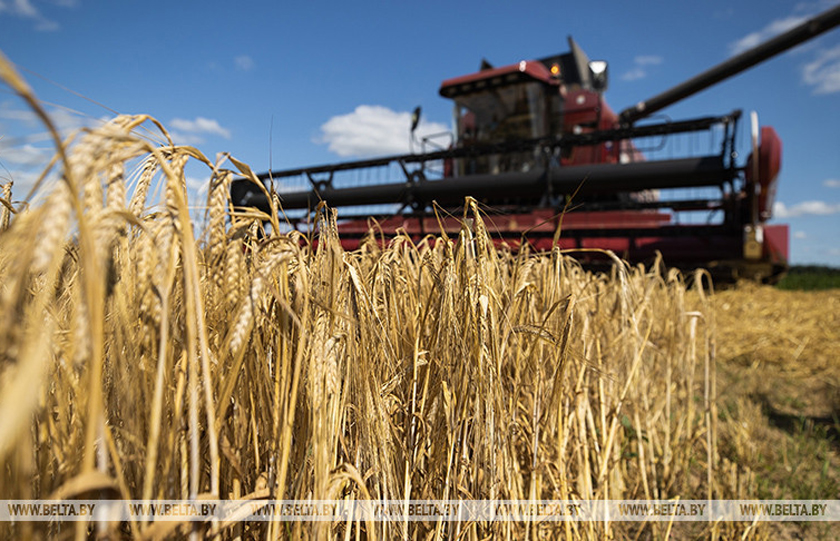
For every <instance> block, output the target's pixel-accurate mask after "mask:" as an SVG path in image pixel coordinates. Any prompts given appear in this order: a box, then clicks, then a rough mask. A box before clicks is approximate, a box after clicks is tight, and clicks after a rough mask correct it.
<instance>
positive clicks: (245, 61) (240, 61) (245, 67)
mask: <svg viewBox="0 0 840 541" xmlns="http://www.w3.org/2000/svg"><path fill="white" fill-rule="evenodd" d="M233 62H234V63H235V64H236V69H238V70H240V71H251V70H252V69H254V65H255V64H254V59H253V58H251V57H250V56H248V55H244V54H243V55H241V56H237V57H236V58H234V59H233Z"/></svg>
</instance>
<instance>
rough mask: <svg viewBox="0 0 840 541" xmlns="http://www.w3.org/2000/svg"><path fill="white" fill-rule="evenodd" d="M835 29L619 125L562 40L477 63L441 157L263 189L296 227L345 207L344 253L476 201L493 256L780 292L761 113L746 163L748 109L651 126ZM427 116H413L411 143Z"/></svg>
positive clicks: (444, 222) (300, 178)
mask: <svg viewBox="0 0 840 541" xmlns="http://www.w3.org/2000/svg"><path fill="white" fill-rule="evenodd" d="M838 24H840V6H838V7H835V8H833V9H831V10H829V11H826V12H824V13H822V14H820V15H818V16H816V17H814V18H812V19H810V20H808V21H807V22H805V23H803V24H801V25H799V26H797V27H795V28H793V29H791V30H789V31H788V32H786V33H784V34H782V35H780V36H777V37H776V38H773V39H771V40H769V41H767V42H765V43H763V44H761V45H759V46H757V47H755V48H753V49H751V50H748V51H746V52H744V53H741V54H739V55H737V56H735V57H733V58H730V59H729V60H727V61H725V62H723V63H721V64H719V65H717V66H715V67H714V68H711V69H709V70H707V71H705V72H703V73H701V74H699V75H697V76H696V77H694V78H692V79H690V80H688V81H686V82H684V83H682V84H680V85H678V86H675V87H673V88H671V89H669V90H667V91H665V92H663V93H661V94H659V95H657V96H655V97H653V98H651V99H649V100H647V101H643V102H640V103H638V104H637V105H635V106H633V107H630V108H628V109H625V110H624V111H622V112H621V113H620V114H615V113H614V112H613V111H612V109H610V107H609V106H608V105H607V104H606V102H605V101H604V99H603V93H604V91H605V90H606V88H607V63H606V62H603V61H590V60H589V59H588V58H587V56H586V54H585V53H584V52H583V51H582V50H581V49H580V47H578V45H577V44H576V43H575V42H574V40H573V39H572V38H569V48H570V50H569V52H568V53H565V54H561V55H557V56H552V57H548V58H543V59H540V60H531V61H526V60H523V61H522V62H519V63H517V64H512V65H509V66H504V67H498V68H497V67H493V66H491V65H490V64H489V63H487V62H486V61H484V62H482V66H481V70H480V71H478V72H476V73H473V74H470V75H465V76H462V77H456V78H453V79H448V80H446V81H444V82H443V84H442V85H441V88H440V95H441V96H443V97H445V98H449V99H452V100H453V101H454V102H455V105H454V127H455V132H456V133H455V134H448V133H447V134H439V135H441V136H446V137H448V140H446V141H443V144H440V143H438V144H435V142H436V140H438V138H437V137H427V138H424V139H423V140H422V151H421V152H419V153H413V154H407V155H400V156H389V157H384V158H378V159H371V160H360V161H351V162H346V163H338V164H332V165H324V166H317V167H304V168H300V169H292V170H285V171H270V172H267V173H263V174H261V175H258V178H259V179H260V180H261V181H262V182H264V183H266V184H270V186H269V188H270V189H274V190H276V192H277V194H278V197H279V201H280V205H281V207H282V210H283V212H284V213H285V215H286V217H287V218H288V219H289V220H290V225H291V226H292V227H298V228H301V227H310V223H311V217H312V214H311V211H312V210H313V209H314V208H315V207H316V206H317V205H318V203H319V202H321V201H324V202H326V204H327V205H329V206H330V207H336V208H340V211H339V215H338V218H339V233H340V235H341V239H342V243H343V244H344V247H345V248H346V249H354V248H356V247H358V245H359V242H360V241H361V239H362V238H363V237H364V236H365V235H367V234H369V233H370V232H371V230H372V228H373V230H374V231H376V232H377V233H378V234H379V235H381V236H382V237H381V238H387V237H389V236H392V235H394V234H395V233H396V231H397V230H402V231H405V232H406V233H407V234H409V235H410V236H411V237H413V238H416V239H419V238H421V237H423V236H425V235H427V234H439V233H440V231H441V228H444V229H445V230H446V231H447V233H455V234H457V232H458V231H459V229H460V226H461V224H460V220H458V219H457V218H455V216H458V215H460V214H461V210H460V209H462V208H463V205H464V201H465V198H466V197H468V196H470V197H473V198H474V199H476V200H477V201H478V202H480V203H481V204H482V205H483V206H484V207H485V208H487V211H488V212H487V214H488V216H487V225H488V230H489V231H490V233H491V234H492V235H493V236H494V239H496V242H497V243H499V244H501V243H505V244H507V245H509V246H511V247H513V248H517V247H518V246H520V245H521V244H522V243H527V244H529V245H530V246H531V247H532V249H535V250H549V249H551V248H552V247H553V246H560V247H561V248H563V249H569V250H580V252H579V253H578V254H576V255H577V256H578V259H579V260H581V261H582V262H583V263H585V264H593V265H597V264H598V263H599V261H600V262H603V261H604V260H605V256H604V254H603V253H599V252H597V251H589V249H593V248H594V249H602V250H612V251H613V252H615V253H616V254H617V255H619V256H620V257H622V258H624V259H626V260H628V261H631V262H646V263H650V262H652V261H654V260H655V258H656V254H657V252H659V253H661V254H662V256H663V259H664V262H665V264H666V265H668V266H671V267H678V268H683V269H692V268H697V267H705V268H708V269H709V270H710V271H712V273H713V275H715V277H716V278H718V279H725V280H731V279H734V278H738V277H748V278H752V279H758V280H764V281H772V280H774V279H776V278H777V277H779V276H780V275H781V274H782V273H783V272H784V271H785V269H786V268H787V256H788V227H787V225H768V224H767V223H766V222H767V220H769V219H770V217H771V215H772V207H773V199H774V194H775V191H776V180H777V176H778V173H779V169H780V166H781V141H780V139H779V137H778V135H777V134H776V132H775V130H774V129H773V128H771V127H769V126H765V127H761V128H759V126H758V121H757V115H755V113H753V114H752V115H751V116H750V121H751V136H752V140H751V142H752V149H751V153H750V156H749V158H748V159H747V160H746V162H745V163H743V164H742V165H739V164H738V163H737V161H736V159H737V157H738V155H737V152H736V148H735V146H736V133H737V131H738V124H739V122H740V121H741V120H742V118H741V117H742V113H741V111H740V110H737V111H733V112H731V113H729V114H725V115H722V116H710V117H704V118H695V119H691V120H683V121H677V122H675V121H670V120H667V121H658V122H651V118H650V117H651V115H653V114H654V113H656V112H658V111H660V110H662V109H663V108H665V107H667V106H669V105H671V104H673V103H675V102H677V101H680V100H683V99H685V98H687V97H689V96H691V95H693V94H695V93H697V92H700V91H702V90H704V89H706V88H708V87H710V86H712V85H714V84H716V83H718V82H720V81H722V80H723V79H726V78H728V77H731V76H733V75H736V74H738V73H740V72H742V71H744V70H746V69H748V68H750V67H752V66H754V65H756V64H758V63H760V62H762V61H764V60H766V59H768V58H770V57H772V56H774V55H777V54H779V53H781V52H783V51H785V50H788V49H790V48H792V47H794V46H796V45H798V44H800V43H802V42H804V41H806V40H808V39H811V38H813V37H814V36H817V35H819V34H821V33H823V32H825V31H827V30H829V29H831V28H833V27H835V26H837V25H838ZM419 115H420V111H419V108H418V109H416V110H415V114H414V118H413V126H412V127H411V137H412V140H413V141H414V140H415V139H414V131H415V129H416V127H417V124H418V121H419ZM646 118H647V123H644V124H639V121H641V120H643V119H646ZM698 133H701V134H702V133H705V134H706V135H704V136H703V137H702V139H704V140H710V141H711V143H712V145H713V148H712V149H711V150H710V151H708V152H703V153H700V154H697V153H696V152H695V153H694V154H691V153H690V152H688V151H686V150H682V154H681V155H679V156H677V157H674V156H667V157H665V158H663V159H659V158H656V159H654V158H653V157H652V155H653V154H662V152H661V150H662V149H665V150H667V151H670V152H672V153H673V152H677V151H679V150H680V149H677V150H674V148H673V147H675V146H676V144H677V143H680V141H682V145H681V147H685V148H686V149H689V150H690V147H692V143H694V144H695V145H694V146H696V142H697V141H698V140H700V139H701V137H698ZM680 138H682V139H680ZM692 138H693V139H692ZM666 143H674V144H672V145H666ZM653 144H655V145H656V149H653V151H652V149H651V146H652V145H653ZM429 146H433V147H436V148H432V150H427V148H428V147H429ZM656 150H659V152H656ZM266 193H267V192H266V191H265V190H263V189H262V187H260V186H256V185H255V184H254V183H253V181H251V180H248V179H238V180H235V181H234V182H233V184H232V186H231V195H232V200H233V204H234V206H235V207H257V208H259V209H260V210H262V211H264V212H269V207H270V205H269V202H268V199H267V197H266ZM698 217H699V219H698ZM372 218H374V219H372ZM558 232H559V233H560V235H559V236H558V235H557V233H558Z"/></svg>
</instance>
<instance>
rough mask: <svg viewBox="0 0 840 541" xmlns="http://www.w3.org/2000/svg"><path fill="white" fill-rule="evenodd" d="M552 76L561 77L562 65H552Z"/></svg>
mask: <svg viewBox="0 0 840 541" xmlns="http://www.w3.org/2000/svg"><path fill="white" fill-rule="evenodd" d="M551 74H552V75H554V76H555V77H556V76H557V75H560V64H552V65H551Z"/></svg>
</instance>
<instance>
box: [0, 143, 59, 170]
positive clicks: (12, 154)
mask: <svg viewBox="0 0 840 541" xmlns="http://www.w3.org/2000/svg"><path fill="white" fill-rule="evenodd" d="M52 155H53V150H52V149H45V148H38V147H36V146H33V145H31V144H29V143H26V144H23V145H20V146H10V147H4V146H3V145H2V141H0V161H2V162H3V163H5V164H9V165H45V164H46V163H47V162H48V161H49V159H50V157H52Z"/></svg>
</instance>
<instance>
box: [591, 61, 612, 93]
mask: <svg viewBox="0 0 840 541" xmlns="http://www.w3.org/2000/svg"><path fill="white" fill-rule="evenodd" d="M607 72H608V69H607V62H606V60H592V61H590V62H589V73H590V74H591V76H592V77H591V79H592V88H593V89H594V90H595V91H597V92H603V91H605V90H606V89H607V84H608V83H609V77H608V74H607Z"/></svg>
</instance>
